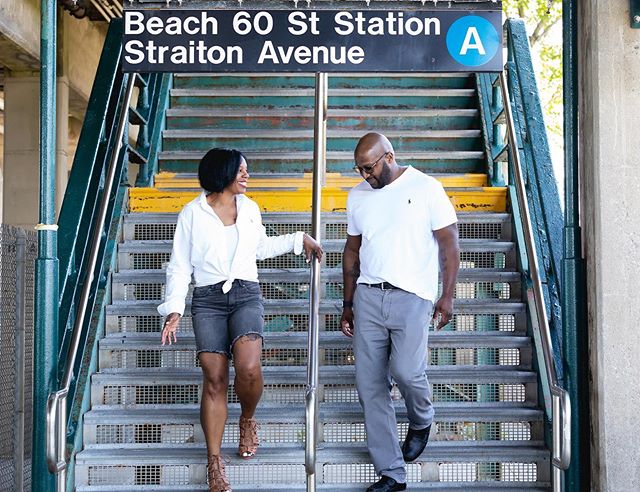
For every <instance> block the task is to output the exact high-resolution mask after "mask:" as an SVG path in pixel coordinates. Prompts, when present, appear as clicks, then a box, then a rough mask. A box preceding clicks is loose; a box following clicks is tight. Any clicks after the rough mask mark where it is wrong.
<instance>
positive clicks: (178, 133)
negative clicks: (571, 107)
mask: <svg viewBox="0 0 640 492" xmlns="http://www.w3.org/2000/svg"><path fill="white" fill-rule="evenodd" d="M162 136H163V138H165V139H167V138H173V139H207V140H214V139H218V138H225V139H235V138H254V139H267V138H282V139H286V140H297V139H302V140H307V141H308V140H309V139H311V138H313V130H282V129H262V128H261V129H243V130H198V129H189V130H164V131H163V132H162ZM385 136H387V137H388V138H423V139H442V140H449V139H461V138H480V137H481V136H482V131H481V130H402V131H399V130H390V131H387V132H385ZM360 137H362V131H361V130H344V129H340V130H337V129H336V130H330V131H329V132H328V133H327V138H350V139H354V138H355V139H359V138H360Z"/></svg>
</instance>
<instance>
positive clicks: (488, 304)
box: [107, 299, 525, 316]
mask: <svg viewBox="0 0 640 492" xmlns="http://www.w3.org/2000/svg"><path fill="white" fill-rule="evenodd" d="M263 303H264V308H265V314H269V313H281V312H286V313H292V314H293V313H300V314H308V313H309V302H308V300H304V299H303V300H275V299H264V300H263ZM158 304H159V302H158V301H119V302H115V303H113V304H111V305H109V306H107V315H115V316H118V315H119V316H149V315H151V316H159V315H158V311H157V309H156V308H157V307H158ZM190 307H191V306H190V302H188V303H187V306H186V309H185V316H190V314H189V313H190ZM524 309H525V306H524V304H523V303H521V302H512V301H502V300H496V299H457V300H456V303H455V312H456V314H520V313H523V312H524ZM320 313H321V314H341V313H342V301H338V300H335V301H321V302H320Z"/></svg>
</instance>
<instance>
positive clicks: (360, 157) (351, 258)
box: [341, 133, 460, 492]
mask: <svg viewBox="0 0 640 492" xmlns="http://www.w3.org/2000/svg"><path fill="white" fill-rule="evenodd" d="M354 157H355V167H354V169H355V170H356V171H357V172H358V173H359V174H360V175H361V176H362V178H363V181H362V182H361V183H360V184H358V185H357V186H355V187H354V188H353V189H352V190H351V192H350V193H349V198H348V200H347V220H348V226H347V243H346V245H345V248H344V253H343V257H342V258H343V259H342V268H343V277H344V302H343V310H342V319H341V329H342V332H343V333H344V334H345V335H346V336H348V337H353V352H354V355H355V366H356V387H357V389H358V395H359V398H360V404H361V405H362V408H363V410H364V417H365V428H366V431H367V447H368V449H369V454H370V455H371V459H372V461H373V464H374V467H375V470H376V473H377V474H378V475H379V476H380V480H379V481H378V482H376V483H374V484H373V485H371V486H370V487H369V488H368V489H367V491H385V492H386V491H394V490H405V489H406V487H407V485H406V469H405V462H411V461H414V460H416V459H417V458H418V456H420V454H421V453H422V451H423V450H424V448H425V446H426V444H427V441H428V439H429V432H430V430H431V423H432V421H433V415H434V410H433V406H432V404H431V390H430V387H429V382H428V380H427V374H426V370H427V336H428V332H429V324H430V321H431V319H432V317H433V319H435V320H436V323H435V326H436V329H438V330H439V329H440V328H442V327H443V326H444V325H445V324H447V323H448V322H449V321H450V320H451V317H452V315H453V294H454V290H455V284H456V276H457V273H458V268H459V266H460V259H459V246H458V228H457V218H456V213H455V210H454V208H453V206H452V205H451V202H450V200H449V198H448V197H447V195H446V193H445V191H444V189H443V188H442V185H441V184H440V183H439V182H438V181H437V180H435V179H434V178H432V177H430V176H427V175H426V174H424V173H422V172H420V171H418V170H417V169H415V168H413V167H411V166H406V167H405V166H399V165H398V163H397V162H396V158H395V153H394V150H393V146H392V145H391V142H389V140H388V139H387V138H386V137H385V136H384V135H381V134H379V133H368V134H366V135H365V136H363V137H362V138H361V139H360V141H359V142H358V145H357V147H356V149H355V153H354ZM439 269H441V270H442V281H443V289H442V294H441V296H440V298H439V299H438V300H437V302H436V298H437V293H438V270H439ZM434 303H435V308H434ZM392 378H393V380H394V381H395V382H396V384H397V385H398V388H399V389H400V392H401V393H402V396H403V397H404V401H405V405H406V407H407V415H408V418H409V431H408V432H407V435H406V438H405V440H404V443H403V445H402V447H401V446H400V443H399V441H398V429H397V422H396V415H395V408H394V405H393V401H392V398H391V387H392V383H391V381H392Z"/></svg>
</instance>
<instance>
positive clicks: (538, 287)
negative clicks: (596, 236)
mask: <svg viewBox="0 0 640 492" xmlns="http://www.w3.org/2000/svg"><path fill="white" fill-rule="evenodd" d="M499 81H500V90H501V93H502V103H503V104H502V107H503V109H504V114H505V120H506V125H507V140H508V144H509V148H510V151H511V158H512V163H513V166H512V168H513V174H514V176H515V183H514V184H515V189H516V195H517V198H518V205H519V207H520V212H521V214H522V226H523V230H524V238H525V246H526V251H527V258H528V261H529V274H530V277H531V284H532V285H531V286H529V287H528V288H527V298H528V301H530V302H531V301H533V304H534V305H535V312H532V313H531V318H532V324H533V329H534V330H536V331H537V332H538V333H539V334H540V340H541V344H542V355H543V359H544V366H545V373H546V377H547V378H548V382H549V389H550V392H551V419H552V440H553V449H552V458H553V459H552V463H553V466H554V473H553V475H554V477H553V489H554V491H559V490H560V487H561V475H560V474H561V470H566V469H567V468H568V467H569V463H570V461H571V400H570V399H569V394H568V393H567V391H566V390H565V389H563V388H561V387H560V386H559V384H558V377H557V373H556V367H555V361H554V357H553V343H552V341H551V331H550V329H549V320H548V318H547V312H546V307H545V301H544V293H543V290H542V281H541V278H540V270H539V266H538V255H537V252H536V247H535V242H534V235H533V230H532V228H531V215H530V212H529V204H528V201H527V197H526V191H525V184H524V179H523V176H522V166H521V161H520V152H519V149H518V140H517V136H516V128H515V123H514V119H513V113H512V110H511V102H510V101H511V100H510V98H509V89H508V85H507V76H506V69H505V70H504V71H502V72H501V73H500V76H499Z"/></svg>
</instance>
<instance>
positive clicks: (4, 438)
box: [0, 224, 38, 492]
mask: <svg viewBox="0 0 640 492" xmlns="http://www.w3.org/2000/svg"><path fill="white" fill-rule="evenodd" d="M37 255H38V244H37V235H36V233H35V232H34V231H25V230H23V229H18V228H16V227H11V226H7V225H4V224H2V225H1V226H0V491H2V492H5V491H7V492H8V491H13V492H17V491H20V490H25V491H26V490H31V418H32V411H31V409H32V398H33V391H32V388H33V326H34V316H33V312H34V287H35V261H36V258H37Z"/></svg>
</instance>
